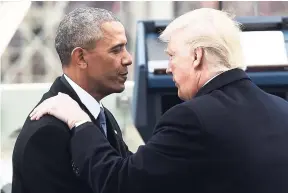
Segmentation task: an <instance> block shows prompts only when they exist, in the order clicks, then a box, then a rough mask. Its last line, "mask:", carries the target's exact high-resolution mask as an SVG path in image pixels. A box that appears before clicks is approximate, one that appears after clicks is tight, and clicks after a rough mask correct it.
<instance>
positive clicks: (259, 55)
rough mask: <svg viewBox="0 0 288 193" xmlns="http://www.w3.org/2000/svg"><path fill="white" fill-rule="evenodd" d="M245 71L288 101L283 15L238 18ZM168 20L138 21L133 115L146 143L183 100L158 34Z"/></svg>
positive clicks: (286, 36)
mask: <svg viewBox="0 0 288 193" xmlns="http://www.w3.org/2000/svg"><path fill="white" fill-rule="evenodd" d="M236 20H237V21H238V22H240V23H241V24H242V31H243V32H242V34H241V43H242V47H243V49H244V59H245V62H246V64H247V65H248V67H247V69H246V71H247V73H248V75H249V76H250V77H251V79H252V81H253V82H254V83H255V84H257V85H258V86H259V87H260V88H262V89H263V90H265V91H266V92H269V93H271V94H274V95H277V96H279V97H282V98H285V99H286V100H288V71H287V70H288V65H287V64H288V62H287V50H288V25H287V24H288V22H287V18H284V17H274V16H273V17H239V18H236ZM168 23H169V21H139V22H138V23H137V36H136V37H137V39H136V50H135V70H134V73H135V75H134V77H135V79H134V93H133V105H132V107H133V109H132V116H133V121H134V124H135V127H136V128H137V129H138V131H139V133H140V135H141V137H142V138H143V140H144V142H147V140H148V139H149V138H150V137H151V135H152V132H153V130H154V126H155V124H156V122H157V120H158V119H159V118H160V117H161V115H162V114H163V113H164V112H165V111H167V110H168V109H169V108H171V107H172V106H174V105H176V104H179V103H181V102H182V101H181V100H180V99H179V98H178V96H177V89H176V87H175V85H174V83H173V81H172V76H171V75H166V73H165V70H166V67H167V66H168V57H167V56H166V55H165V53H164V49H165V47H166V44H165V43H162V42H161V41H160V40H159V39H158V37H159V34H160V32H161V31H163V30H164V29H165V27H166V26H167V25H168Z"/></svg>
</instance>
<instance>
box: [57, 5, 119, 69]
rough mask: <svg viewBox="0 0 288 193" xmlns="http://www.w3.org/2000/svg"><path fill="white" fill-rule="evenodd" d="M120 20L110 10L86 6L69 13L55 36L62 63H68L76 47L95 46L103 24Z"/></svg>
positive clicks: (100, 35) (89, 47) (87, 47)
mask: <svg viewBox="0 0 288 193" xmlns="http://www.w3.org/2000/svg"><path fill="white" fill-rule="evenodd" d="M112 21H119V19H118V18H117V17H116V16H115V15H114V14H113V13H112V12H110V11H108V10H105V9H99V8H93V7H86V8H77V9H75V10H74V11H72V12H70V13H69V14H67V15H66V16H65V17H64V18H63V20H62V21H61V22H60V24H59V27H58V30H57V32H56V38H55V48H56V51H57V53H58V55H59V58H60V60H61V63H62V65H68V64H69V62H70V57H71V52H72V51H73V49H74V48H76V47H82V48H86V49H93V48H95V43H96V41H97V40H99V39H100V38H101V37H102V31H101V24H102V23H105V22H112Z"/></svg>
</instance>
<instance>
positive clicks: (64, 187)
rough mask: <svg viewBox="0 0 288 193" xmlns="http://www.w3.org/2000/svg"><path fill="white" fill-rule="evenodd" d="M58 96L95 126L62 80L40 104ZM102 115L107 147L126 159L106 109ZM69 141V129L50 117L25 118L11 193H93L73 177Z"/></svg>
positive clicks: (17, 144)
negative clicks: (73, 102) (63, 95)
mask: <svg viewBox="0 0 288 193" xmlns="http://www.w3.org/2000/svg"><path fill="white" fill-rule="evenodd" d="M58 92H63V93H66V94H68V95H70V96H71V97H72V98H73V99H74V100H76V101H77V102H78V104H79V105H80V106H81V107H82V109H83V110H84V111H86V112H87V113H88V114H89V116H90V118H91V119H92V121H93V122H94V123H95V124H98V123H97V121H96V120H95V119H94V117H93V116H92V115H91V114H90V112H89V111H88V110H87V108H86V107H85V106H84V105H83V104H82V103H81V101H80V99H79V98H78V96H77V94H76V93H75V92H74V90H73V89H72V87H71V86H70V85H69V83H68V82H67V81H66V79H65V78H64V77H63V76H62V77H59V78H57V79H56V80H55V82H54V83H53V85H52V86H51V88H50V90H49V91H48V92H47V93H45V94H44V96H43V98H42V99H41V101H40V102H42V101H43V100H45V99H47V98H50V97H52V96H55V95H57V94H58ZM24 102H25V101H24ZM105 114H106V118H107V135H108V137H107V138H108V140H109V144H110V145H111V146H110V147H111V148H112V149H113V150H114V151H115V152H116V154H117V156H119V157H121V158H125V157H127V156H128V154H129V151H128V149H127V146H126V145H125V143H124V141H123V139H122V136H121V130H120V129H119V126H118V124H117V122H116V120H115V119H114V117H113V115H112V114H111V113H110V112H109V110H108V109H105ZM114 130H116V131H117V133H118V134H117V135H116V134H115V131H114ZM101 131H102V132H103V130H101ZM101 131H100V129H99V132H100V133H101ZM101 134H102V133H101ZM103 136H104V134H103ZM70 138H71V131H70V129H69V128H68V127H67V126H66V124H64V123H63V122H62V121H60V120H58V119H56V118H54V117H53V116H49V115H48V116H43V117H42V118H41V119H40V120H38V121H30V118H29V117H28V118H27V120H26V122H25V124H24V126H23V128H22V130H21V133H20V134H19V136H18V139H17V141H16V144H15V147H14V152H13V181H12V193H89V192H92V190H91V188H90V187H89V184H88V183H87V182H85V181H83V180H81V179H79V178H77V176H76V175H75V172H77V168H76V167H75V165H74V163H73V161H72V159H71V154H70V151H69V144H70V143H69V142H70ZM73 170H74V172H73Z"/></svg>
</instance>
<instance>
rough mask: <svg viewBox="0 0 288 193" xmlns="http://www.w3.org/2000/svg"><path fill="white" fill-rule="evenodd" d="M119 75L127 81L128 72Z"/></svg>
mask: <svg viewBox="0 0 288 193" xmlns="http://www.w3.org/2000/svg"><path fill="white" fill-rule="evenodd" d="M119 75H120V77H121V78H122V79H123V80H124V81H126V80H127V75H128V72H125V73H121V74H119Z"/></svg>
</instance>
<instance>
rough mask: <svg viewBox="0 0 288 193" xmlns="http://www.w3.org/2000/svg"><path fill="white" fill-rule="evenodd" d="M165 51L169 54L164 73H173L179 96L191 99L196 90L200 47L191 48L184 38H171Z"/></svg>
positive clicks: (183, 98)
mask: <svg viewBox="0 0 288 193" xmlns="http://www.w3.org/2000/svg"><path fill="white" fill-rule="evenodd" d="M166 53H167V54H168V56H169V65H168V68H167V70H166V73H167V74H172V75H173V81H174V82H175V86H176V87H177V88H178V96H179V98H181V99H182V100H189V99H191V98H192V97H193V96H194V95H195V94H196V93H197V91H198V82H197V80H199V79H198V76H199V70H200V68H201V67H200V65H201V63H200V62H201V58H202V49H195V50H191V48H190V46H189V45H188V44H186V43H185V41H184V40H182V39H180V38H171V39H170V41H169V43H168V47H167V50H166Z"/></svg>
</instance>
